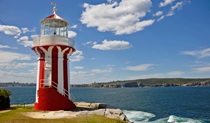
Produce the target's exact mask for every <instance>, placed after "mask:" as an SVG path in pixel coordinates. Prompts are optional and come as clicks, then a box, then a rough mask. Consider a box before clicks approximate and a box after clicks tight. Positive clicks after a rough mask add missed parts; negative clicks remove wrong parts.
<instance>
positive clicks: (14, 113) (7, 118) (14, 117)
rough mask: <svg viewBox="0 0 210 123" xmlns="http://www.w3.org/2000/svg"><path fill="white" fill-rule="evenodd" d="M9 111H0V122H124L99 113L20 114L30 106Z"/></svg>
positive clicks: (30, 109)
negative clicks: (40, 116)
mask: <svg viewBox="0 0 210 123" xmlns="http://www.w3.org/2000/svg"><path fill="white" fill-rule="evenodd" d="M10 109H11V111H9V112H4V113H0V123H126V122H124V121H120V120H115V119H109V118H106V117H103V116H99V115H88V116H81V117H78V118H71V119H67V118H63V119H33V118H30V117H26V116H24V115H22V113H23V112H34V110H33V107H32V106H26V107H25V108H24V107H23V106H15V107H12V108H10Z"/></svg>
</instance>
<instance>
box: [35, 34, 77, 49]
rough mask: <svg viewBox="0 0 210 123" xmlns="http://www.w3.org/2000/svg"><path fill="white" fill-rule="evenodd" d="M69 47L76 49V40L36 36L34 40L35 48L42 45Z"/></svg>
mask: <svg viewBox="0 0 210 123" xmlns="http://www.w3.org/2000/svg"><path fill="white" fill-rule="evenodd" d="M53 44H54V45H67V46H71V47H74V40H72V39H70V38H66V37H63V36H58V35H44V36H36V37H34V39H33V47H35V46H40V45H53Z"/></svg>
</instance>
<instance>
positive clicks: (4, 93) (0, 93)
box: [0, 89, 11, 110]
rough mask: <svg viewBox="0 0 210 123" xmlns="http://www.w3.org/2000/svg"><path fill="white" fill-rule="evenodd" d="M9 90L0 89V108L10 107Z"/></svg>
mask: <svg viewBox="0 0 210 123" xmlns="http://www.w3.org/2000/svg"><path fill="white" fill-rule="evenodd" d="M10 95H11V92H10V91H8V90H5V89H0V110H3V109H7V108H10V98H9V96H10Z"/></svg>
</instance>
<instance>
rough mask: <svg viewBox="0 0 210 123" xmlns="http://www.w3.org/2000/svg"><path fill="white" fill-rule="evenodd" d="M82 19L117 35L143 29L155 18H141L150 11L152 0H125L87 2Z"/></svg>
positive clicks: (103, 30)
mask: <svg viewBox="0 0 210 123" xmlns="http://www.w3.org/2000/svg"><path fill="white" fill-rule="evenodd" d="M83 6H84V8H85V11H83V13H82V15H81V19H80V21H81V22H82V23H83V24H86V25H87V27H97V29H98V31H101V32H105V31H112V32H114V33H115V34H116V35H121V34H131V33H134V32H137V31H141V30H143V29H144V28H145V27H147V26H150V25H152V24H153V23H154V20H151V19H150V20H141V19H142V18H143V17H145V16H146V12H148V11H150V7H151V6H152V2H151V1H150V0H132V1H131V0H123V1H121V2H119V3H118V2H113V3H107V4H105V3H103V4H98V5H90V4H88V3H85V4H84V5H83Z"/></svg>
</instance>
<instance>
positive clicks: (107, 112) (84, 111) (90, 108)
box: [23, 102, 129, 122]
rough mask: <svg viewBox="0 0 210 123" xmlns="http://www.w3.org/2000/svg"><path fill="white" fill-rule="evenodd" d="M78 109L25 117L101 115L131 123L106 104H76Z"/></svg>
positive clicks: (122, 114)
mask: <svg viewBox="0 0 210 123" xmlns="http://www.w3.org/2000/svg"><path fill="white" fill-rule="evenodd" d="M75 104H76V106H77V108H76V109H75V110H71V111H64V110H60V111H38V112H26V113H24V114H23V115H25V116H28V117H31V118H35V119H58V118H74V117H80V116H87V115H92V114H94V115H100V116H105V117H107V118H112V119H118V120H122V121H126V122H129V120H128V118H127V117H126V115H125V114H124V113H123V111H122V110H120V109H115V108H113V107H112V106H110V105H108V104H104V103H87V102H75Z"/></svg>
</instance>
